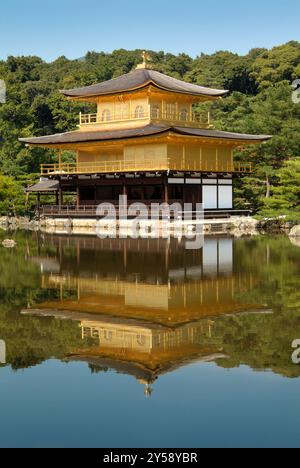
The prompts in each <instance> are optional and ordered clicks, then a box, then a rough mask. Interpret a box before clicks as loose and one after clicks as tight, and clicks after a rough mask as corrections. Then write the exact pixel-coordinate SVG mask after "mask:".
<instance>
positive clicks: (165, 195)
mask: <svg viewBox="0 0 300 468" xmlns="http://www.w3.org/2000/svg"><path fill="white" fill-rule="evenodd" d="M164 202H165V203H169V193H168V180H167V178H166V177H165V178H164Z"/></svg>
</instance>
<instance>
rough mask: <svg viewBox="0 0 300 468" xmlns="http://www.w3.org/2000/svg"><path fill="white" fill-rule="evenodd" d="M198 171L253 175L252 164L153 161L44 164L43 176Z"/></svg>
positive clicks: (42, 166)
mask: <svg viewBox="0 0 300 468" xmlns="http://www.w3.org/2000/svg"><path fill="white" fill-rule="evenodd" d="M168 170H171V171H196V172H222V173H224V172H228V173H244V174H247V173H251V172H252V165H251V163H239V162H237V163H234V164H232V163H230V162H229V163H217V162H213V161H211V162H208V161H200V160H195V161H193V162H185V161H178V162H177V161H172V160H168V161H166V162H162V163H160V162H155V161H154V160H153V159H145V160H142V161H140V160H132V161H124V160H119V161H98V162H97V163H93V162H92V163H78V164H76V163H61V164H59V163H57V164H42V165H41V175H42V176H49V175H58V174H113V173H125V172H149V171H168Z"/></svg>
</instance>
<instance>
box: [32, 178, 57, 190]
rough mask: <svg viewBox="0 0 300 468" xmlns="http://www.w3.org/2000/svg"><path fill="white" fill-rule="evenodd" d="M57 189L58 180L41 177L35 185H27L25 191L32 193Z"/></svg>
mask: <svg viewBox="0 0 300 468" xmlns="http://www.w3.org/2000/svg"><path fill="white" fill-rule="evenodd" d="M58 190H59V182H57V181H56V180H50V179H41V180H40V182H38V183H37V184H35V185H32V186H31V187H28V188H27V189H26V192H29V193H33V192H37V193H40V192H57V191H58Z"/></svg>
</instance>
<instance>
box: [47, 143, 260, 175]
mask: <svg viewBox="0 0 300 468" xmlns="http://www.w3.org/2000/svg"><path fill="white" fill-rule="evenodd" d="M148 171H151V172H152V171H179V172H181V171H194V172H213V173H250V172H252V166H251V163H244V164H242V163H235V162H234V159H233V148H232V147H231V146H229V145H204V144H203V145H201V144H199V143H194V144H193V143H175V142H167V143H166V142H161V143H147V144H123V145H115V146H113V147H109V146H102V147H99V148H98V149H96V148H93V147H91V148H88V147H86V148H84V149H81V150H79V151H78V153H77V157H76V161H75V162H61V159H60V160H59V162H57V163H52V164H43V165H42V166H41V175H43V176H49V175H55V174H110V173H111V174H115V173H125V172H148Z"/></svg>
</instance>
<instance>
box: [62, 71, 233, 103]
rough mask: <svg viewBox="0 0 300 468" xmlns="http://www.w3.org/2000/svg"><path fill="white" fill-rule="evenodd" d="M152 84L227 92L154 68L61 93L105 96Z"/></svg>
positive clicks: (180, 90)
mask: <svg viewBox="0 0 300 468" xmlns="http://www.w3.org/2000/svg"><path fill="white" fill-rule="evenodd" d="M149 84H153V85H154V86H156V87H158V88H160V89H163V90H166V91H171V92H175V93H183V94H189V95H194V96H209V97H221V96H224V95H225V94H227V93H228V91H226V90H220V89H211V88H206V87H204V86H198V85H195V84H192V83H186V82H184V81H181V80H177V79H176V78H172V77H170V76H167V75H163V74H162V73H159V72H157V71H154V70H147V69H145V70H144V69H142V70H134V71H132V72H131V73H127V74H126V75H122V76H119V77H118V78H114V79H112V80H109V81H104V82H103V83H99V84H95V85H92V86H85V87H82V88H76V89H70V90H62V91H61V93H62V94H64V95H65V96H67V97H71V98H83V97H93V96H105V95H110V94H116V93H122V92H128V91H133V90H136V89H140V88H143V87H145V86H146V85H149Z"/></svg>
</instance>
